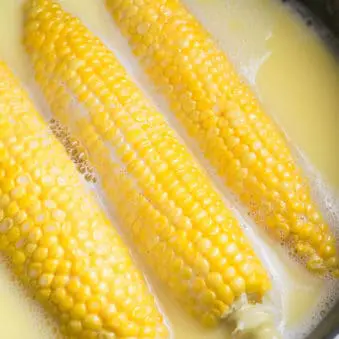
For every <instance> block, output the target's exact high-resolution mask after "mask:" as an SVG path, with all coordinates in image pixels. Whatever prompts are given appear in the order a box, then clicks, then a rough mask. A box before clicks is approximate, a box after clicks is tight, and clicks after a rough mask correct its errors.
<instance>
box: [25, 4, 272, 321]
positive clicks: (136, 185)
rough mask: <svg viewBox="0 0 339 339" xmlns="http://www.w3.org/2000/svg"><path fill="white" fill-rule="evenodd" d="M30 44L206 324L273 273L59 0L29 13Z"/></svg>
mask: <svg viewBox="0 0 339 339" xmlns="http://www.w3.org/2000/svg"><path fill="white" fill-rule="evenodd" d="M24 25H25V46H26V49H27V51H28V54H29V55H30V57H31V60H32V62H33V65H34V69H35V75H36V79H37V81H38V82H39V84H40V85H41V87H42V90H43V92H44V94H45V96H46V98H47V101H48V102H49V104H50V106H51V108H52V111H53V113H54V115H55V118H57V119H59V120H60V121H61V122H62V123H63V124H65V125H67V126H69V127H70V128H71V130H72V132H73V134H74V136H75V137H76V138H77V139H78V140H80V141H81V142H82V143H83V145H84V146H85V147H86V148H87V150H88V154H89V159H90V161H91V162H92V164H93V166H94V167H95V168H96V171H97V173H98V174H99V177H100V178H99V180H100V181H101V185H102V187H103V189H104V191H105V193H106V194H107V196H108V198H109V200H110V202H112V205H114V206H115V207H116V211H117V214H118V215H119V217H120V218H121V220H122V223H123V225H124V227H125V230H126V233H127V234H129V235H130V236H131V237H132V240H133V242H134V243H135V244H136V246H137V248H138V249H139V251H140V252H141V253H142V254H143V257H144V258H145V259H146V261H147V262H148V264H149V265H150V266H151V267H152V268H153V271H154V272H156V274H157V276H158V277H160V278H161V280H162V281H163V282H165V283H166V285H167V286H168V287H169V288H170V289H171V290H172V292H173V294H174V295H176V297H177V298H178V299H180V300H181V303H182V304H184V305H185V306H186V308H187V309H188V310H189V311H190V312H191V313H193V314H195V315H196V316H197V317H199V318H200V319H201V320H202V322H203V323H205V324H213V323H215V322H216V321H218V320H219V319H220V318H222V317H224V316H225V315H226V314H227V313H228V311H229V309H230V306H232V305H233V303H234V302H235V301H236V300H237V299H239V297H240V296H241V295H243V294H246V295H247V296H248V299H249V300H252V301H259V300H260V299H261V298H262V296H263V295H264V293H265V292H266V291H267V289H268V288H269V287H270V282H269V278H268V276H267V274H266V272H265V270H264V268H263V267H262V265H261V263H260V261H259V260H258V258H257V257H256V255H255V253H254V252H253V250H252V248H251V246H250V245H249V243H248V240H247V239H246V238H245V236H244V234H243V232H242V230H241V228H240V227H239V225H238V222H237V221H236V219H235V218H234V217H233V215H232V213H231V211H229V210H228V209H227V208H226V207H225V205H224V203H223V202H222V200H221V198H220V196H219V195H218V193H217V192H216V191H215V190H214V188H213V187H212V184H211V182H210V181H209V179H208V178H207V177H206V176H205V174H204V173H202V170H201V169H200V167H199V166H198V165H197V164H196V162H195V161H194V160H193V159H192V157H191V155H190V154H189V152H188V151H187V149H186V148H185V147H184V146H183V145H182V144H181V143H180V142H179V141H178V139H177V137H176V135H175V133H174V131H173V130H172V129H170V128H169V126H168V125H167V123H166V121H165V120H164V119H163V117H162V116H161V114H159V113H158V112H157V111H156V110H155V108H154V107H153V106H152V105H151V104H150V103H149V102H148V101H147V100H146V99H145V97H144V95H143V94H142V92H141V91H140V90H139V89H138V88H137V87H136V85H135V84H134V83H133V82H132V81H131V79H130V78H129V76H128V75H127V73H126V71H125V69H124V68H123V67H122V66H121V65H120V63H119V62H118V60H117V59H116V58H115V56H114V55H113V53H112V52H110V51H109V50H108V49H107V48H106V47H105V46H104V45H103V44H102V43H101V42H100V40H99V39H98V38H96V37H94V36H93V35H92V34H91V33H90V32H89V31H88V30H87V29H86V27H85V26H83V25H82V24H81V22H80V21H79V20H78V19H76V18H74V17H73V16H71V15H70V14H68V13H66V12H64V11H63V10H62V8H61V7H60V6H59V5H58V4H56V3H55V2H53V1H48V0H45V1H43V0H41V1H39V0H35V1H31V2H30V6H28V7H27V8H26V12H25V24H24Z"/></svg>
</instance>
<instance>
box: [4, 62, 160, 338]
mask: <svg viewBox="0 0 339 339" xmlns="http://www.w3.org/2000/svg"><path fill="white" fill-rule="evenodd" d="M0 131H1V132H0V251H1V252H2V253H4V254H5V255H6V256H8V257H9V259H10V262H11V264H12V266H13V270H14V272H15V273H16V274H17V275H18V277H19V278H20V279H21V281H22V282H23V283H24V284H25V285H27V286H28V287H29V288H30V290H31V292H32V294H33V296H34V297H35V298H37V299H38V300H39V301H40V302H41V303H42V304H43V305H44V306H45V307H46V310H48V311H49V312H51V313H52V314H53V315H54V316H55V318H56V319H57V320H58V321H59V323H60V326H61V330H62V332H63V333H64V334H65V335H67V337H68V338H81V339H85V338H122V337H123V338H126V337H128V338H132V337H133V338H135V337H138V338H147V339H148V338H159V337H160V338H164V337H166V328H165V326H164V324H163V322H162V316H161V315H160V314H159V312H158V310H157V308H156V306H155V303H154V299H153V297H152V295H151V294H150V293H149V292H148V290H147V286H146V284H145V281H144V279H143V277H142V275H141V274H140V273H139V271H138V270H137V269H136V267H135V266H134V264H133V262H132V259H131V257H130V254H129V251H128V249H127V248H126V247H125V245H124V244H123V243H122V241H121V239H120V237H119V236H118V235H117V234H116V232H115V231H114V229H113V228H112V227H111V225H110V224H109V222H108V220H107V219H106V217H105V216H104V214H103V213H102V211H101V210H100V208H99V207H98V205H97V204H96V203H95V200H94V198H93V196H92V194H90V193H89V192H86V190H85V188H84V187H83V183H82V182H81V180H80V178H79V176H78V173H77V171H76V169H75V167H74V165H73V163H72V162H71V160H69V158H68V157H67V154H66V152H65V150H64V148H63V147H62V145H60V144H59V142H58V141H57V140H56V139H55V138H54V137H53V136H52V135H51V133H50V132H49V131H48V129H47V126H46V125H45V124H44V122H43V121H42V118H41V117H40V116H39V114H38V113H37V112H36V111H35V110H34V107H33V105H32V104H31V102H30V100H29V98H28V96H27V95H26V93H24V92H23V90H21V89H20V87H19V85H18V83H17V81H16V80H15V79H14V77H13V75H12V74H11V72H10V71H9V69H8V68H7V66H5V64H3V63H2V62H1V61H0ZM1 252H0V253H1Z"/></svg>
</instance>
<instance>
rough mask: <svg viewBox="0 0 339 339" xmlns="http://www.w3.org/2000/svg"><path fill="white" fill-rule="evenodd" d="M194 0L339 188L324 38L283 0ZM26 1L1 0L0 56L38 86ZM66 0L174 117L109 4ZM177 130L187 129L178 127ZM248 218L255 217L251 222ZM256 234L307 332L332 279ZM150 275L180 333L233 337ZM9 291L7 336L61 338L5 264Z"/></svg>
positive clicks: (2, 321) (293, 324) (1, 287)
mask: <svg viewBox="0 0 339 339" xmlns="http://www.w3.org/2000/svg"><path fill="white" fill-rule="evenodd" d="M185 2H186V3H187V5H188V6H189V7H190V8H191V9H192V11H194V13H195V14H196V15H197V16H198V17H199V18H200V20H201V21H203V23H204V24H205V26H206V27H207V28H208V29H209V30H210V31H211V33H212V34H213V35H214V36H215V37H216V38H217V40H218V42H219V43H220V45H221V47H222V48H223V49H224V50H225V51H226V52H227V54H228V55H229V56H230V58H231V59H232V60H233V62H234V64H235V66H236V67H237V69H238V70H239V72H241V73H242V75H243V76H244V77H245V78H246V79H247V81H248V82H249V83H250V84H251V85H252V87H253V89H254V90H255V91H256V92H257V94H258V95H259V97H260V99H261V100H262V103H263V105H264V106H265V108H266V109H267V111H268V112H269V113H270V114H272V115H273V116H274V118H275V119H276V120H277V121H278V122H279V123H280V124H281V126H282V127H283V128H284V130H285V131H286V133H287V134H288V136H289V138H290V140H291V142H292V143H293V145H296V147H298V148H300V149H301V151H302V152H303V153H304V154H305V155H306V157H307V158H308V160H309V161H310V162H311V164H312V165H313V166H314V167H315V168H316V169H317V170H319V171H320V172H321V173H322V175H323V176H324V177H325V178H326V179H327V180H328V182H329V183H330V184H331V186H332V187H336V188H339V177H338V175H337V173H338V169H339V166H338V165H339V158H338V157H336V156H335V154H336V153H337V148H338V145H339V134H338V133H337V131H338V130H339V121H338V120H339V118H338V107H339V97H338V95H337V93H339V66H338V64H337V63H336V61H335V59H334V57H333V56H332V54H331V53H330V52H329V50H328V49H327V48H326V46H324V44H323V42H322V41H321V40H320V39H319V38H318V37H317V36H316V35H315V34H314V33H313V32H312V31H311V30H310V29H309V28H307V27H306V26H305V25H304V24H303V23H302V22H301V20H299V19H298V18H297V17H296V16H295V15H294V14H293V13H292V12H291V11H290V10H289V9H287V8H286V7H284V6H283V5H282V4H281V3H280V2H279V1H277V0H252V1H247V0H185ZM21 3H22V0H18V1H8V0H0V38H1V39H0V41H1V43H0V57H1V58H3V59H4V60H5V61H6V62H8V63H9V65H10V66H11V67H12V68H13V70H14V71H15V73H16V74H17V75H18V76H19V77H20V78H21V80H22V81H23V82H24V84H26V86H27V87H29V88H30V89H32V88H33V87H32V84H33V79H32V73H31V71H30V68H29V67H28V62H27V58H26V56H25V52H24V50H23V48H22V46H21V27H22V17H21ZM62 3H63V5H64V6H65V9H67V10H70V11H71V12H73V13H74V14H76V15H78V16H79V17H80V18H81V19H82V20H83V21H84V22H85V23H86V24H87V25H88V27H89V28H90V29H91V30H92V31H93V32H94V33H95V34H97V35H99V36H100V37H101V38H102V39H103V40H104V41H105V43H107V44H108V45H109V46H110V47H111V48H112V49H113V50H114V51H115V52H116V53H117V55H118V57H119V58H120V60H121V62H122V63H123V64H124V65H125V66H126V67H127V68H128V70H129V72H130V73H131V74H132V75H133V76H134V78H135V80H136V81H137V82H138V83H139V84H140V85H142V87H143V88H144V89H145V91H146V94H147V95H148V96H150V97H151V98H152V99H154V101H155V102H156V104H157V105H158V106H159V107H160V108H161V109H162V110H163V111H164V112H165V114H167V117H168V119H169V120H170V121H171V123H173V119H172V117H171V115H169V114H168V112H167V110H166V108H165V105H164V104H163V100H162V99H160V98H159V97H157V96H156V95H154V93H153V91H152V90H150V86H149V82H148V80H147V79H146V78H145V75H144V74H143V72H142V70H141V69H140V67H138V65H137V61H136V60H135V59H134V58H133V57H132V56H131V53H130V51H129V49H128V47H127V44H126V41H124V39H123V38H122V37H121V36H120V34H119V32H118V30H117V29H116V28H115V27H114V26H113V23H112V20H111V19H110V17H109V15H108V13H106V11H105V9H104V6H103V5H102V3H101V1H98V2H94V1H91V0H83V1H81V2H80V1H78V0H62ZM34 94H35V93H34ZM38 104H39V105H40V102H38ZM44 113H46V115H47V114H48V113H47V112H44ZM175 127H176V128H177V129H178V130H180V127H179V126H178V125H176V126H175ZM186 141H187V140H186ZM243 222H244V223H245V224H248V221H247V220H243ZM247 231H248V234H249V236H250V237H251V239H252V241H253V243H254V245H255V247H256V248H257V250H258V252H259V254H260V255H261V256H262V258H263V260H264V262H265V263H266V265H267V267H268V268H269V270H270V272H271V273H272V276H273V283H274V284H273V285H274V286H273V290H272V292H271V293H270V294H269V295H268V296H267V302H268V303H272V304H273V305H274V306H275V307H276V309H277V310H278V311H277V317H278V318H279V319H281V323H280V324H281V327H282V328H284V333H285V335H284V336H285V337H286V338H296V337H298V338H299V337H300V336H298V335H299V334H300V333H301V332H302V330H300V324H302V323H304V322H305V321H307V320H310V319H311V314H312V309H314V308H315V307H316V305H317V304H318V303H319V301H320V300H321V297H322V296H323V295H324V294H326V293H327V291H328V285H329V284H328V283H324V282H322V281H320V280H318V279H316V278H314V277H311V276H310V275H309V274H308V273H307V272H305V270H304V269H302V268H301V267H300V265H298V264H297V263H294V262H291V260H290V259H288V258H287V256H286V253H285V252H284V251H283V250H282V249H280V248H279V246H277V245H276V244H275V243H274V242H272V241H270V240H269V239H267V237H266V236H265V235H263V234H262V232H261V231H259V230H257V229H256V228H255V227H253V228H250V227H249V230H247ZM146 274H147V276H148V280H149V281H150V283H151V285H152V289H153V291H154V293H155V294H156V296H157V298H158V300H159V303H160V305H161V307H162V309H163V311H164V313H165V315H166V318H167V319H168V322H169V324H170V327H171V330H172V333H173V337H174V338H175V339H184V338H187V334H188V333H189V338H190V339H200V338H201V339H203V338H204V339H219V338H220V339H221V338H227V337H228V335H227V333H228V334H229V331H228V330H227V328H226V325H225V324H223V325H221V326H220V327H218V328H216V329H213V330H209V329H204V328H202V327H201V326H200V325H199V324H197V323H196V322H195V321H194V320H193V319H192V318H190V317H189V316H188V315H187V314H186V313H185V312H184V311H183V310H181V308H180V305H179V304H178V303H177V302H176V301H173V300H172V298H171V297H170V294H169V293H168V291H167V290H165V289H164V288H163V287H162V286H161V284H159V283H158V282H157V281H156V280H155V279H154V278H152V277H151V276H150V274H148V273H146ZM0 295H1V296H4V297H2V298H1V303H0V334H1V335H0V336H1V337H4V338H11V339H21V338H30V336H31V335H32V338H36V339H39V338H49V337H53V335H52V331H51V327H50V323H49V321H48V319H47V318H46V317H43V315H42V314H41V313H40V311H39V310H38V308H36V307H35V306H34V307H33V306H32V303H31V302H30V301H29V299H28V298H26V297H23V294H22V293H21V292H20V288H19V287H17V286H16V285H15V284H13V281H12V280H11V278H10V276H9V274H8V272H7V271H6V269H4V268H3V265H2V264H1V263H0ZM27 333H29V336H28V334H27Z"/></svg>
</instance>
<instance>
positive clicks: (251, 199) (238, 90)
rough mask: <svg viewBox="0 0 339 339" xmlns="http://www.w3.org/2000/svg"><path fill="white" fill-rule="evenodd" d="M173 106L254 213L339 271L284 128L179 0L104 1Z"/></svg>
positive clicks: (309, 259) (315, 265) (313, 261)
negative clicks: (279, 126) (264, 109)
mask: <svg viewBox="0 0 339 339" xmlns="http://www.w3.org/2000/svg"><path fill="white" fill-rule="evenodd" d="M106 3H107V6H108V8H109V10H110V11H111V13H112V15H113V17H114V19H115V20H116V23H117V24H118V26H119V27H120V29H121V31H122V32H123V34H124V35H125V36H126V37H127V38H128V40H129V43H130V45H131V46H132V48H133V51H134V53H135V55H137V56H138V57H139V58H140V60H141V62H142V64H143V65H144V67H145V69H146V71H147V73H148V74H149V75H150V77H151V78H152V79H153V81H154V82H155V84H156V85H157V86H159V88H160V89H161V91H162V93H164V95H165V96H166V97H167V99H168V100H169V102H170V105H171V108H172V110H173V111H174V112H175V114H176V115H177V117H178V118H179V120H180V121H181V122H182V123H183V125H184V126H185V127H186V130H187V131H188V133H189V134H190V135H191V136H193V137H194V138H196V140H197V141H198V142H199V144H200V147H201V150H202V151H203V153H204V155H205V156H206V157H207V158H208V159H209V160H210V161H211V163H212V164H213V165H214V166H215V167H216V168H217V170H218V172H219V174H220V175H221V176H222V177H223V178H224V179H225V182H226V184H227V186H228V187H229V188H230V189H231V190H232V191H233V192H234V193H235V194H236V195H237V196H238V197H239V198H240V200H241V201H242V203H243V204H244V205H246V207H247V208H248V210H249V213H250V214H251V216H252V217H253V218H254V220H255V221H256V222H257V223H258V224H260V225H262V226H263V227H265V228H266V229H267V230H268V231H269V233H270V234H272V235H273V236H274V237H275V238H278V239H279V240H280V241H281V242H284V243H285V244H287V246H289V248H290V249H291V252H292V254H293V255H294V256H296V257H297V258H298V259H299V260H302V261H303V262H304V263H305V264H306V266H307V268H308V269H309V270H310V271H313V272H317V273H321V274H324V273H325V274H332V275H333V276H339V259H338V254H337V253H336V248H335V239H334V236H333V235H332V234H331V232H330V230H329V227H328V226H327V225H326V223H325V222H324V220H323V218H322V216H321V214H320V212H319V211H318V210H317V207H316V206H315V204H314V202H312V198H311V195H310V190H309V184H308V183H307V181H306V179H305V178H302V173H301V170H300V169H299V168H298V165H297V164H296V162H295V161H294V159H293V157H292V155H291V152H290V150H289V148H288V145H287V143H286V140H285V138H284V136H283V135H282V133H281V132H280V131H279V130H278V129H277V127H276V126H275V125H274V123H273V122H272V121H271V120H270V118H269V117H268V116H267V115H265V113H264V112H263V111H262V108H261V107H260V104H259V102H258V100H257V99H256V98H255V96H254V95H253V93H252V91H251V90H250V89H249V88H248V86H247V85H246V84H245V83H244V82H243V81H242V80H241V79H240V78H239V76H238V75H237V74H236V72H235V71H234V69H233V66H232V65H231V63H230V62H229V60H228V59H227V56H226V55H225V54H224V53H223V52H222V51H221V50H220V49H219V48H218V46H217V45H216V43H215V42H214V41H213V39H212V37H211V36H210V35H209V34H208V33H207V32H206V31H205V29H204V28H203V27H202V26H201V24H200V23H199V22H198V21H197V20H196V19H195V18H194V17H193V16H192V15H191V14H190V13H189V12H188V10H187V9H186V8H185V7H184V5H182V4H181V3H180V1H179V0H143V1H138V0H106Z"/></svg>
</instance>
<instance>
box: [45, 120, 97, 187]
mask: <svg viewBox="0 0 339 339" xmlns="http://www.w3.org/2000/svg"><path fill="white" fill-rule="evenodd" d="M49 128H50V130H51V131H52V133H53V134H54V135H55V137H56V138H57V139H58V140H59V141H60V142H61V144H62V145H63V146H64V147H65V149H66V152H67V154H68V155H69V157H70V158H71V160H72V161H73V163H74V164H75V166H76V168H77V170H78V172H79V173H80V174H81V175H82V176H83V177H84V178H85V180H86V181H88V182H90V183H94V184H95V183H96V182H97V177H96V175H95V170H94V168H93V166H92V165H91V163H90V161H89V159H88V156H87V154H86V150H85V148H84V147H83V146H82V145H81V143H80V141H79V140H77V139H75V138H74V137H73V136H72V135H71V133H70V131H69V129H68V128H67V127H66V126H64V125H63V124H62V123H61V122H60V121H58V120H56V119H51V120H50V122H49Z"/></svg>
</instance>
